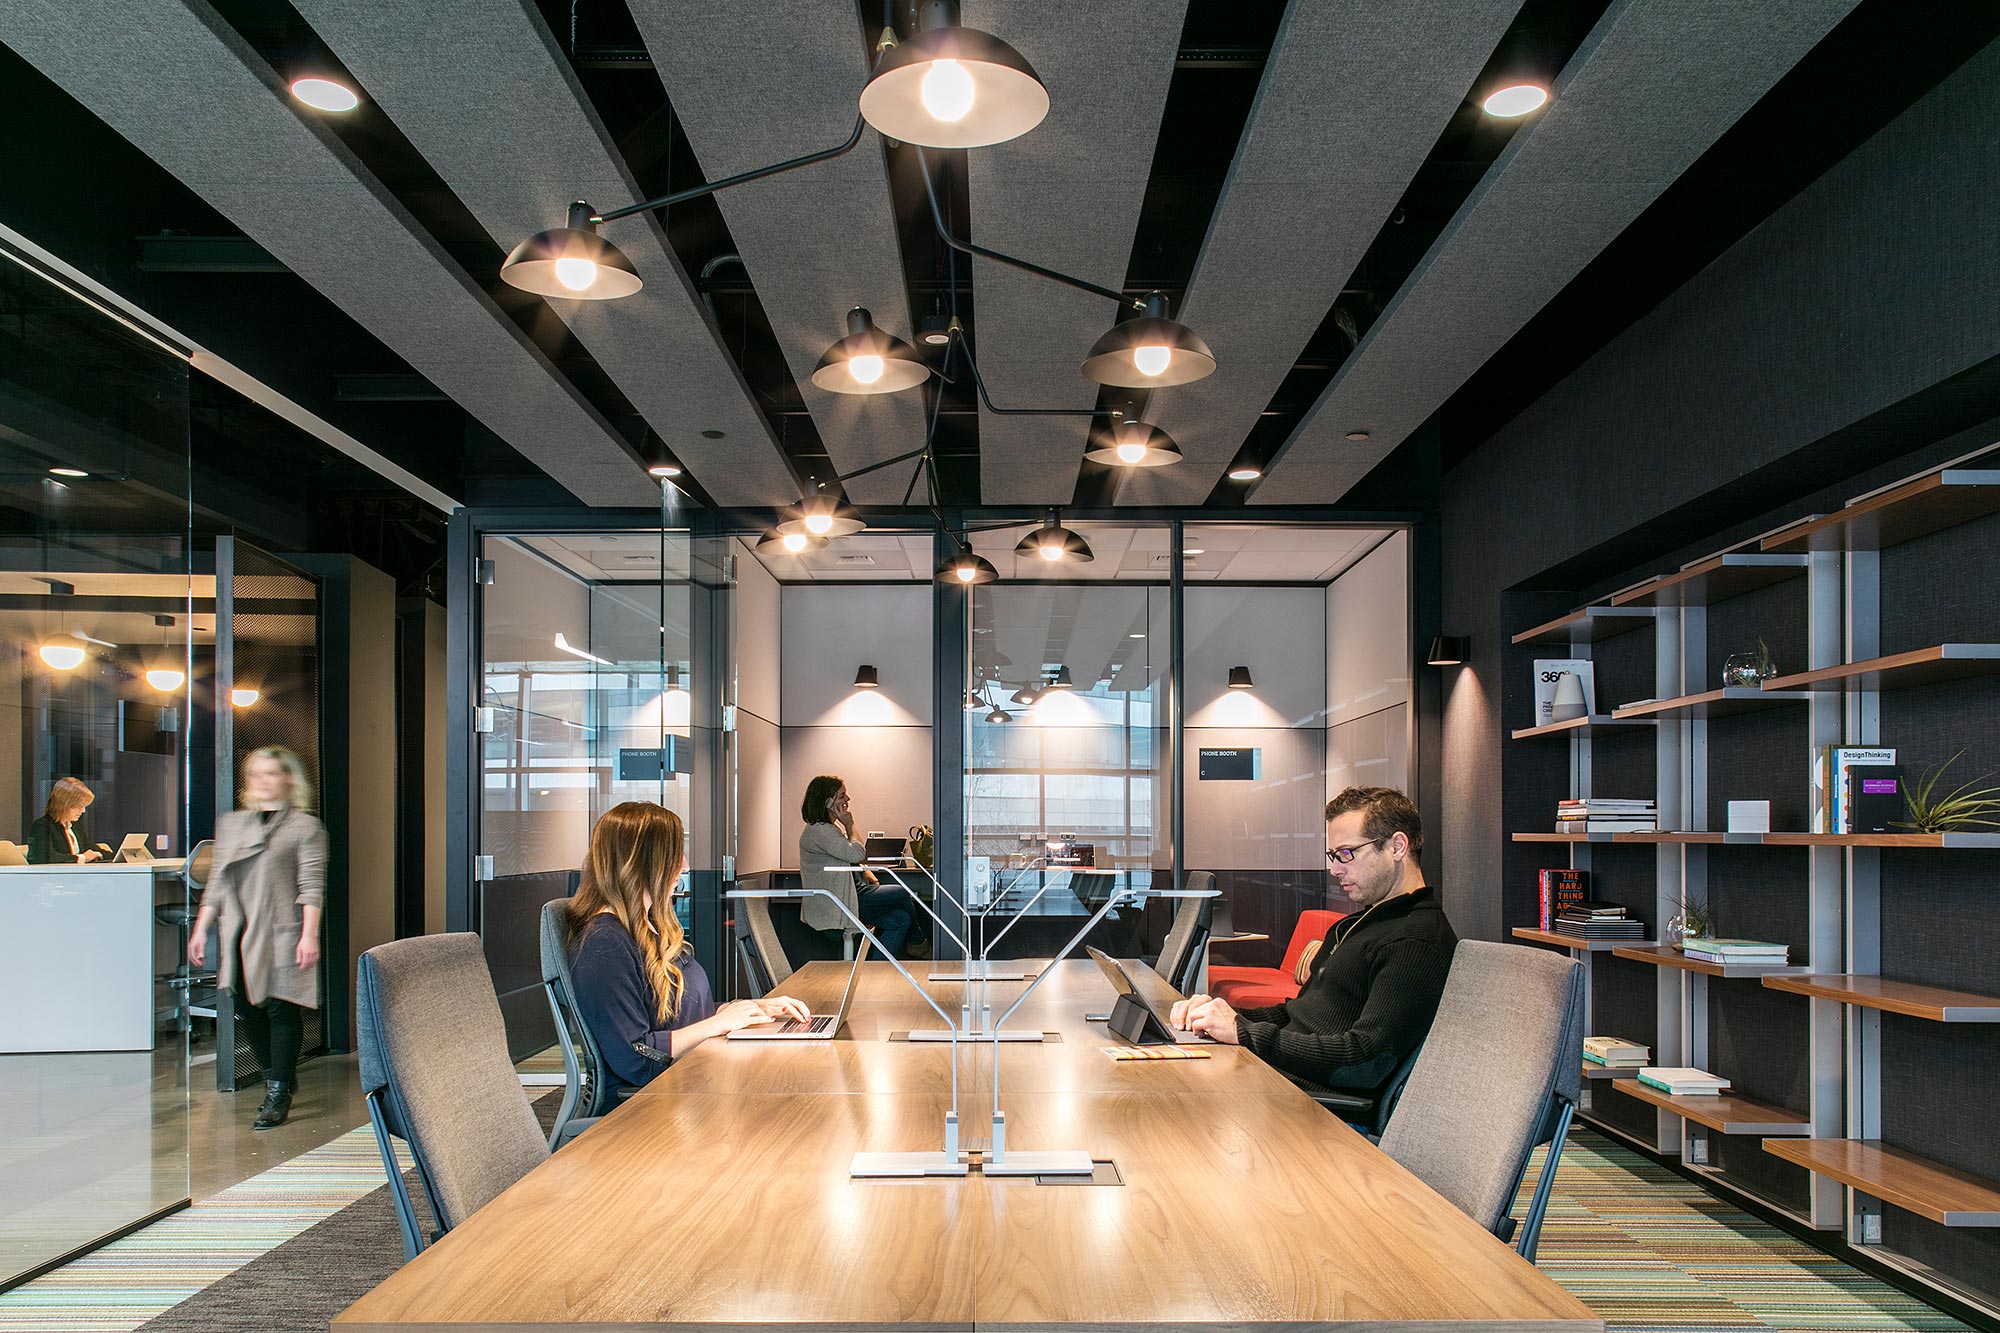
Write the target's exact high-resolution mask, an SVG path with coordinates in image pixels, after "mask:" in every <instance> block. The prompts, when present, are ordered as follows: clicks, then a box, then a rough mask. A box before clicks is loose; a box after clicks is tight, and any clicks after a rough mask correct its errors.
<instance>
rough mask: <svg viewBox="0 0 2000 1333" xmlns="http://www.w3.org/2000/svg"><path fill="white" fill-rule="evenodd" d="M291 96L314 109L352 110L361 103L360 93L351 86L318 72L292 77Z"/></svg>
mask: <svg viewBox="0 0 2000 1333" xmlns="http://www.w3.org/2000/svg"><path fill="white" fill-rule="evenodd" d="M292 96H294V97H296V98H298V99H299V100H300V101H301V102H304V103H305V104H306V105H307V106H309V107H311V108H312V109H313V110H315V111H352V110H354V108H355V107H358V106H360V105H361V96H360V94H358V93H356V92H355V91H354V90H353V89H352V88H350V87H348V86H347V85H346V84H344V83H341V82H338V81H337V80H334V79H329V78H327V77H325V76H324V75H319V74H308V75H306V76H305V77H304V78H300V79H293V80H292Z"/></svg>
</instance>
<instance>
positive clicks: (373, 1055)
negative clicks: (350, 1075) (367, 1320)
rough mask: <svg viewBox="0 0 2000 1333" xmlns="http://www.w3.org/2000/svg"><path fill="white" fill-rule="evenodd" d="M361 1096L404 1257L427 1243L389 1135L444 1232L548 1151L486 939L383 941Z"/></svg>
mask: <svg viewBox="0 0 2000 1333" xmlns="http://www.w3.org/2000/svg"><path fill="white" fill-rule="evenodd" d="M356 970H357V977H356V982H357V985H356V1001H357V1006H356V1007H357V1010H358V1013H359V1026H360V1034H361V1091H362V1094H363V1096H364V1097H366V1099H367V1102H368V1114H369V1119H370V1120H371V1121H372V1122H373V1124H374V1126H375V1135H376V1143H377V1145H378V1146H379V1147H380V1148H381V1150H382V1164H383V1167H384V1168H385V1169H386V1170H387V1171H388V1174H389V1183H390V1186H391V1193H392V1195H393V1196H394V1198H395V1202H396V1214H397V1219H398V1221H399V1222H400V1223H401V1225H402V1230H403V1253H404V1256H405V1257H406V1258H413V1257H415V1255H416V1253H417V1251H418V1250H420V1249H422V1248H423V1246H424V1241H423V1240H422V1238H421V1237H420V1235H419V1230H418V1226H417V1221H416V1213H415V1210H414V1209H413V1208H412V1207H411V1204H410V1196H409V1190H408V1188H407V1187H406V1186H405V1185H404V1183H403V1175H402V1172H401V1170H400V1169H399V1168H398V1166H397V1164H396V1157H395V1151H394V1149H393V1148H392V1146H391V1145H390V1142H389V1139H390V1136H391V1135H394V1136H396V1137H399V1138H401V1139H403V1140H404V1141H406V1142H407V1143H408V1144H409V1146H410V1155H411V1156H412V1157H414V1158H415V1159H416V1164H417V1173H418V1176H419V1178H420V1180H421V1181H422V1183H423V1186H424V1192H425V1193H426V1194H427V1195H428V1196H429V1201H430V1205H431V1212H432V1215H433V1216H434V1217H435V1218H436V1221H437V1229H436V1234H442V1233H443V1232H446V1231H449V1230H450V1229H451V1228H452V1227H454V1226H457V1225H458V1224H459V1223H460V1222H463V1221H464V1220H465V1219H466V1218H467V1217H470V1216H471V1215H472V1214H473V1213H474V1212H475V1211H477V1210H478V1209H479V1208H481V1207H483V1206H484V1205H485V1204H486V1203H488V1202H489V1201H490V1200H492V1199H493V1197H494V1196H495V1195H497V1194H499V1193H500V1192H501V1191H502V1190H504V1189H506V1188H507V1187H508V1186H509V1185H512V1184H513V1183H514V1182H515V1181H517V1180H519V1179H520V1178H521V1177H522V1176H524V1175H526V1174H527V1173H528V1172H529V1171H531V1170H533V1169H534V1168H535V1167H536V1166H537V1165H539V1164H540V1163H541V1162H542V1161H544V1160H546V1159H547V1157H548V1155H549V1145H548V1141H547V1140H546V1139H544V1138H543V1137H542V1129H541V1126H540V1125H538V1124H536V1123H535V1113H534V1110H533V1109H532V1108H531V1107H530V1106H529V1105H528V1098H527V1095H526V1094H525V1093H524V1092H523V1091H522V1089H521V1081H520V1078H519V1076H518V1075H516V1073H515V1072H514V1064H513V1061H512V1060H511V1059H509V1057H508V1054H507V1026H506V1024H505V1022H503V1021H502V1019H501V1017H500V1001H499V999H498V998H497V997H496V996H495V994H494V992H493V977H492V974H491V973H490V972H488V970H487V967H486V956H485V954H484V953H483V952H482V951H481V949H480V947H479V937H478V936H477V935H470V934H464V935H422V936H417V937H415V938H412V939H406V940H396V941H394V942H392V943H389V944H378V945H376V946H375V947H374V948H372V949H370V950H368V951H367V952H366V953H364V954H362V955H361V957H360V959H359V961H358V966H357V969H356Z"/></svg>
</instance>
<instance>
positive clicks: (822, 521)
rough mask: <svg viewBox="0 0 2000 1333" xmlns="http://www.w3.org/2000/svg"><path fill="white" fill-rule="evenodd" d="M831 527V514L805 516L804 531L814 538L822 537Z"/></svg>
mask: <svg viewBox="0 0 2000 1333" xmlns="http://www.w3.org/2000/svg"><path fill="white" fill-rule="evenodd" d="M832 527H833V515H832V514H807V515H806V531H807V532H810V533H812V534H814V535H815V536H824V535H825V534H826V533H827V531H828V530H829V529H831V528H832Z"/></svg>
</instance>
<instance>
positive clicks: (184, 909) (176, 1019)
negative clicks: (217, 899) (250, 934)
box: [153, 838, 222, 1032]
mask: <svg viewBox="0 0 2000 1333" xmlns="http://www.w3.org/2000/svg"><path fill="white" fill-rule="evenodd" d="M214 865H215V842H214V840H213V839H209V838H204V839H202V840H201V841H200V842H198V843H196V844H195V845H194V849H193V850H192V851H190V852H189V853H188V856H187V860H186V861H185V862H183V863H182V865H181V883H182V885H183V890H182V893H181V896H180V897H179V898H178V899H176V900H174V901H173V902H165V903H156V904H154V906H153V920H155V921H157V922H159V923H160V924H161V925H163V926H173V927H175V928H176V929H177V930H178V931H179V936H180V939H179V952H178V953H176V955H175V957H176V958H177V959H179V962H178V963H177V964H176V965H175V967H174V970H173V971H171V972H167V973H164V974H162V975H161V976H160V977H158V978H157V980H158V981H159V982H160V983H161V984H162V985H164V986H166V987H167V988H168V989H169V990H171V991H172V992H173V996H174V1004H173V1009H172V1011H171V1013H170V1014H163V1015H160V1017H170V1018H171V1019H172V1021H173V1024H174V1029H175V1030H176V1031H178V1032H187V1031H189V1030H190V1029H192V1028H193V1026H194V1023H193V1020H195V1019H197V1018H209V1019H212V1018H214V1017H215V1007H216V1004H217V1003H218V1001H217V997H216V982H217V979H218V974H217V972H216V968H217V967H218V966H220V963H219V961H218V959H219V956H220V954H221V952H222V942H221V935H222V932H221V930H220V928H219V923H218V924H212V925H210V926H209V928H208V950H207V952H206V953H204V954H203V955H202V956H203V958H205V959H206V960H207V961H206V962H205V963H204V964H203V965H202V966H200V967H196V966H195V965H194V964H193V963H190V962H188V961H187V946H188V932H189V930H190V929H191V928H192V927H193V925H194V922H195V919H196V918H197V917H198V916H199V915H200V912H201V899H202V895H203V894H204V893H205V892H206V891H207V889H208V877H209V874H210V872H211V870H212V869H213V868H214Z"/></svg>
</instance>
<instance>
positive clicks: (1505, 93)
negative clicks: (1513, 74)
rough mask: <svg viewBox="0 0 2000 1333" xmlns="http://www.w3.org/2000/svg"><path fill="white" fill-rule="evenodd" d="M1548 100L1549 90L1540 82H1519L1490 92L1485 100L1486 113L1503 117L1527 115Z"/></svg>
mask: <svg viewBox="0 0 2000 1333" xmlns="http://www.w3.org/2000/svg"><path fill="white" fill-rule="evenodd" d="M1548 100H1549V90H1548V89H1546V88H1544V87H1541V86H1540V85H1539V84H1533V83H1517V84H1514V85H1513V86H1512V87H1509V88H1499V89H1496V90H1495V91H1493V92H1492V93H1491V94H1489V95H1488V96H1487V98H1486V102H1485V108H1486V114H1487V115H1489V116H1499V117H1502V118H1503V119H1504V118H1509V117H1513V116H1525V115H1527V114H1528V113H1529V112H1530V111H1533V110H1534V109H1535V108H1536V107H1538V106H1540V105H1541V104H1542V103H1544V102H1546V101H1548Z"/></svg>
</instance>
